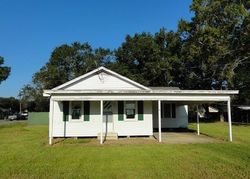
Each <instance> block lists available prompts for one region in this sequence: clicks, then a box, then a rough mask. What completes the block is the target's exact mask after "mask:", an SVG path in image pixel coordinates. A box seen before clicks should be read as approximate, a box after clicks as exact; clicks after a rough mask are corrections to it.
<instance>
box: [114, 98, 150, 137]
mask: <svg viewBox="0 0 250 179" xmlns="http://www.w3.org/2000/svg"><path fill="white" fill-rule="evenodd" d="M117 109H118V108H117V102H114V122H115V123H114V125H115V132H117V133H118V136H140V135H153V126H152V125H153V120H152V119H153V115H152V102H151V101H144V119H143V121H138V120H137V119H138V116H137V114H136V115H135V120H126V116H125V114H124V121H118V114H117V112H118V111H117ZM136 111H137V110H136ZM136 113H137V112H136Z"/></svg>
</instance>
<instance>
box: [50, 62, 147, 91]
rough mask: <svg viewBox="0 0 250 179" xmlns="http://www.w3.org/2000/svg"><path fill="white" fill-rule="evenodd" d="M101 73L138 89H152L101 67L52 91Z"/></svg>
mask: <svg viewBox="0 0 250 179" xmlns="http://www.w3.org/2000/svg"><path fill="white" fill-rule="evenodd" d="M100 71H104V72H107V73H110V74H112V75H114V76H116V77H117V78H120V79H122V80H124V81H127V82H129V83H131V84H133V85H135V86H137V87H140V88H142V89H144V90H150V88H148V87H146V86H143V85H141V84H139V83H137V82H135V81H133V80H130V79H128V78H127V77H124V76H122V75H120V74H118V73H116V72H113V71H111V70H109V69H107V68H105V67H99V68H97V69H95V70H92V71H90V72H88V73H86V74H84V75H82V76H79V77H77V78H75V79H73V80H70V81H68V82H66V83H64V84H62V85H59V86H57V87H55V88H53V89H52V90H59V89H62V88H64V87H66V86H69V85H70V84H73V83H76V82H77V81H79V80H81V79H84V78H87V77H88V76H91V75H92V74H95V73H97V72H100Z"/></svg>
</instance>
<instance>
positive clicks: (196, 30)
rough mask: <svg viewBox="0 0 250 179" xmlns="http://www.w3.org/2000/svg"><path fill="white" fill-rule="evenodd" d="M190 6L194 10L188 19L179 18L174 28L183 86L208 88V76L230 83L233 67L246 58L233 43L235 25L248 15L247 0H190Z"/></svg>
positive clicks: (240, 26) (232, 76) (240, 23)
mask: <svg viewBox="0 0 250 179" xmlns="http://www.w3.org/2000/svg"><path fill="white" fill-rule="evenodd" d="M191 10H192V11H193V12H194V14H195V15H194V17H193V18H192V20H191V22H187V21H184V20H181V21H180V22H179V29H178V33H179V34H180V36H181V38H182V41H183V44H182V48H181V57H182V58H183V61H184V64H185V68H184V69H185V71H184V73H185V74H186V75H184V76H186V78H185V79H184V81H182V83H183V84H184V85H183V86H184V87H185V88H189V89H209V88H210V83H211V80H212V78H217V79H218V80H222V79H227V81H228V82H229V84H230V86H231V87H234V83H233V80H234V77H235V73H236V70H237V68H238V67H239V65H240V64H242V63H244V62H245V61H246V59H247V58H249V56H248V57H243V56H241V55H239V52H238V50H239V49H240V48H239V47H237V48H235V45H234V44H235V42H236V40H237V33H238V31H237V29H239V28H242V26H243V22H244V21H245V19H246V18H247V17H248V16H249V11H248V6H247V1H235V0H230V1H229V0H213V1H211V0H194V1H193V3H192V5H191ZM246 50H247V51H249V50H248V49H246Z"/></svg>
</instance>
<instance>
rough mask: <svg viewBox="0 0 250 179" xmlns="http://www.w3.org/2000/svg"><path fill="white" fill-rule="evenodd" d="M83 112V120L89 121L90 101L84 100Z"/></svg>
mask: <svg viewBox="0 0 250 179" xmlns="http://www.w3.org/2000/svg"><path fill="white" fill-rule="evenodd" d="M83 114H84V117H83V120H84V121H89V115H90V102H89V101H84V110H83Z"/></svg>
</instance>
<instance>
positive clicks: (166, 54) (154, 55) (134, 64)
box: [113, 28, 180, 86]
mask: <svg viewBox="0 0 250 179" xmlns="http://www.w3.org/2000/svg"><path fill="white" fill-rule="evenodd" d="M179 48H180V38H179V37H178V36H177V34H176V33H174V32H167V31H166V30H165V29H164V28H162V29H160V31H159V32H158V33H156V34H154V35H151V34H149V33H141V34H135V35H134V36H130V35H128V36H127V37H126V39H125V42H123V43H122V45H121V47H119V48H118V49H117V51H116V52H115V55H116V57H117V60H116V63H115V64H114V66H115V67H114V68H113V69H114V70H115V71H119V73H121V74H123V75H125V76H127V77H129V78H131V79H132V80H135V81H137V82H139V83H142V84H144V85H148V86H169V85H170V83H171V82H172V81H174V80H175V79H174V76H175V75H176V74H177V73H176V72H177V71H178V70H177V68H178V64H179V63H180V61H179V58H178V49H179ZM173 67H176V70H174V69H173ZM178 69H179V68H178Z"/></svg>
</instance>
